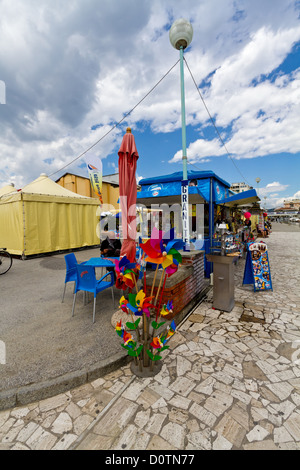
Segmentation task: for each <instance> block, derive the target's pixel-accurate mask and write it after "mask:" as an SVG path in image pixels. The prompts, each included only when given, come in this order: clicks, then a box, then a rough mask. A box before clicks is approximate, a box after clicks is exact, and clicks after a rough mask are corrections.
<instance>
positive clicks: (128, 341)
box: [123, 331, 134, 348]
mask: <svg viewBox="0 0 300 470" xmlns="http://www.w3.org/2000/svg"><path fill="white" fill-rule="evenodd" d="M123 341H124V346H128V347H129V348H133V347H134V341H133V338H132V336H131V334H130V333H128V331H124V335H123Z"/></svg>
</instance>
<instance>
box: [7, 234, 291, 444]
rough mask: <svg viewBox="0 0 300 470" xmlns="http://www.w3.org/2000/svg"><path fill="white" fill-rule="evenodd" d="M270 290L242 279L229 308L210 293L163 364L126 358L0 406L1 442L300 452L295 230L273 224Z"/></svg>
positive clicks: (181, 329) (184, 325)
mask: <svg viewBox="0 0 300 470" xmlns="http://www.w3.org/2000/svg"><path fill="white" fill-rule="evenodd" d="M265 241H266V242H267V244H268V249H269V259H270V266H271V277H272V284H273V291H266V292H254V290H253V286H242V280H243V272H244V264H245V263H244V260H239V262H238V265H237V267H236V271H235V306H234V308H233V310H232V311H231V312H230V313H226V312H222V311H219V310H215V309H213V308H212V291H210V293H209V294H208V296H207V297H206V298H205V299H204V301H202V303H201V304H200V305H198V307H197V308H196V309H195V310H194V311H193V312H191V314H190V315H189V316H188V317H187V319H185V321H183V322H182V323H181V325H179V327H178V329H177V331H176V333H175V335H174V336H173V337H172V338H171V340H170V343H169V344H170V349H169V350H167V351H164V353H163V354H164V357H163V366H162V368H161V370H160V372H159V373H158V374H157V375H155V376H154V377H151V378H139V377H136V376H135V375H133V374H132V373H131V369H130V365H127V366H125V367H123V368H120V369H119V370H117V371H115V372H113V373H110V374H108V375H106V376H105V377H102V378H99V379H97V380H96V381H94V382H92V383H90V384H87V385H84V386H82V387H79V388H77V389H73V390H71V391H69V392H68V393H63V394H61V395H58V396H56V397H54V398H49V399H46V400H43V401H40V402H36V403H32V404H30V405H28V406H24V407H22V408H14V409H10V410H6V411H2V412H0V449H7V450H8V449H12V450H18V449H33V450H37V449H53V450H58V449H62V450H63V449H71V450H75V449H78V450H79V449H85V450H89V449H101V450H147V451H151V450H153V451H154V450H156V451H159V450H161V451H165V450H175V449H179V450H190V451H192V450H202V449H205V450H209V449H216V450H217V449H222V450H234V449H244V450H253V449H261V450H272V449H278V450H299V449H300V330H299V327H300V295H299V285H300V259H299V258H300V232H299V231H296V232H293V233H287V232H285V233H282V232H275V231H274V232H273V233H272V234H271V235H270V237H269V238H268V239H267V240H265Z"/></svg>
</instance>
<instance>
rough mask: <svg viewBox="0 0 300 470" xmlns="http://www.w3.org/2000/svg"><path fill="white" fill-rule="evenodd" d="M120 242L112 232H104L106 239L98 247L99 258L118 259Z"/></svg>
mask: <svg viewBox="0 0 300 470" xmlns="http://www.w3.org/2000/svg"><path fill="white" fill-rule="evenodd" d="M121 248H122V245H121V242H120V240H119V239H118V238H116V235H115V233H114V232H113V231H110V232H106V238H105V239H104V240H103V241H102V243H101V246H100V252H101V256H104V257H105V258H118V257H119V256H120V253H121Z"/></svg>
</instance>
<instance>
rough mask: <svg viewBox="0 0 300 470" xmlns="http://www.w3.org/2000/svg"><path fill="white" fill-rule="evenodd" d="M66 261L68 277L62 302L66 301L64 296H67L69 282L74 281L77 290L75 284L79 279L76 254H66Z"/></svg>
mask: <svg viewBox="0 0 300 470" xmlns="http://www.w3.org/2000/svg"><path fill="white" fill-rule="evenodd" d="M65 262H66V277H65V286H64V293H63V297H62V302H63V301H64V298H65V293H66V285H67V282H74V291H75V284H76V281H77V272H76V266H77V264H78V263H77V259H76V256H75V254H74V253H69V254H68V255H65Z"/></svg>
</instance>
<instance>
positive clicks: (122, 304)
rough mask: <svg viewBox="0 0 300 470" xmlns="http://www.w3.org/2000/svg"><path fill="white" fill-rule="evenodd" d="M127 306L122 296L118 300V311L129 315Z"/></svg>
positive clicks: (126, 301)
mask: <svg viewBox="0 0 300 470" xmlns="http://www.w3.org/2000/svg"><path fill="white" fill-rule="evenodd" d="M127 304H128V300H126V299H125V297H124V295H123V296H122V297H121V298H120V309H121V310H122V311H123V312H125V313H129V312H128V308H127Z"/></svg>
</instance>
